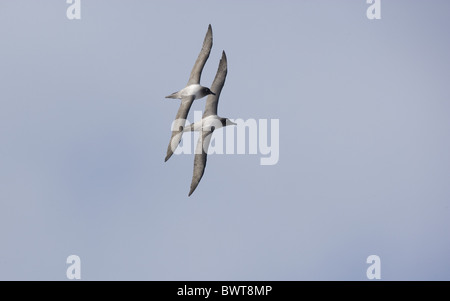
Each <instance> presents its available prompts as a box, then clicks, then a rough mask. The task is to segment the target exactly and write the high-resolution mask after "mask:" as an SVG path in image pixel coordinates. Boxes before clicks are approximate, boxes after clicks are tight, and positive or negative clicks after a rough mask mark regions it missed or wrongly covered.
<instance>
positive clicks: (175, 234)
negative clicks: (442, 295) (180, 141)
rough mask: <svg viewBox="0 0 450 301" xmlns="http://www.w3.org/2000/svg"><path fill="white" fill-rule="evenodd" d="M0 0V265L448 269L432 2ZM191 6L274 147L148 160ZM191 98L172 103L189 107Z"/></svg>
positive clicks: (190, 39)
mask: <svg viewBox="0 0 450 301" xmlns="http://www.w3.org/2000/svg"><path fill="white" fill-rule="evenodd" d="M68 6H69V5H68V4H66V3H65V1H49V0H46V1H30V0H19V1H12V0H6V1H1V2H0V40H1V47H0V83H1V84H0V240H1V245H0V279H1V280H65V279H66V269H67V267H68V265H67V264H66V258H67V257H68V256H69V255H72V254H75V255H78V256H80V258H81V266H82V268H81V269H82V272H81V277H82V279H83V280H365V279H367V278H366V269H367V268H368V264H367V263H366V258H367V257H368V256H369V255H372V254H375V255H378V256H380V258H381V269H382V272H381V277H382V279H383V280H450V255H449V254H450V236H449V235H448V229H450V208H449V205H450V185H449V182H450V181H449V180H450V158H449V155H448V154H449V153H450V123H449V120H450V118H449V117H450V93H449V90H448V83H449V80H450V68H449V67H450V55H449V53H450V43H449V39H448V36H449V34H448V31H449V30H448V28H450V21H449V20H450V19H449V18H448V14H449V11H450V3H449V2H448V1H443V0H442V1H438V0H434V1H406V0H398V1H382V4H381V17H382V18H381V20H368V19H367V17H366V9H367V7H368V4H366V1H364V0H361V1H331V0H327V1H325V0H322V1H181V0H179V1H105V0H97V1H81V19H80V20H68V19H67V17H66V9H67V7H68ZM208 24H211V25H212V28H213V35H214V44H213V49H212V51H211V55H210V58H209V60H208V62H207V63H206V66H205V69H204V72H203V75H202V83H204V84H205V85H210V83H211V82H212V80H213V78H214V75H215V72H216V70H217V65H218V63H219V59H220V56H221V53H222V50H225V51H226V53H227V57H228V76H227V80H226V83H225V87H224V89H223V91H222V94H221V98H220V103H219V113H220V115H222V116H224V117H229V118H233V119H234V118H242V119H244V120H247V119H250V118H251V119H256V120H259V119H278V120H279V124H280V137H279V139H280V146H279V149H280V156H279V162H278V164H276V165H273V166H261V165H260V157H261V155H260V154H257V155H249V154H247V155H211V156H209V157H208V165H207V167H206V172H205V175H204V177H203V179H202V181H201V183H200V185H199V186H198V188H197V190H196V191H195V193H194V194H193V195H192V196H191V197H190V198H188V197H187V193H188V192H189V185H190V181H191V176H192V168H193V155H178V156H173V157H172V158H171V159H170V160H169V161H168V162H166V163H165V162H164V157H165V151H166V147H167V143H168V141H169V137H170V123H171V122H172V120H173V117H174V116H175V113H176V110H177V109H178V105H179V101H178V100H167V99H164V96H166V95H168V94H170V93H172V92H174V91H176V90H178V89H180V88H182V87H183V86H184V85H185V84H186V82H187V80H188V77H189V72H190V70H191V68H192V65H193V64H194V61H195V59H196V57H197V54H198V52H199V50H200V48H201V43H202V41H203V38H204V35H205V32H206V29H207V26H208ZM204 102H205V99H201V100H197V101H196V102H195V103H194V105H193V107H192V109H191V113H190V115H189V118H190V119H191V121H192V116H193V113H194V111H195V110H203V107H204Z"/></svg>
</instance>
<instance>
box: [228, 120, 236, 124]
mask: <svg viewBox="0 0 450 301" xmlns="http://www.w3.org/2000/svg"><path fill="white" fill-rule="evenodd" d="M228 125H237V123H234V122H233V121H230V120H228Z"/></svg>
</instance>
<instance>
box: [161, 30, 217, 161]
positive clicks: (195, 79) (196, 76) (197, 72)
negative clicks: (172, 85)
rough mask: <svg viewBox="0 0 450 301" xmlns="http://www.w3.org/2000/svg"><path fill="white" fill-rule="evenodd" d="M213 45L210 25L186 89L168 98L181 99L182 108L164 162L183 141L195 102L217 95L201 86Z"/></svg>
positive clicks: (175, 122)
mask: <svg viewBox="0 0 450 301" xmlns="http://www.w3.org/2000/svg"><path fill="white" fill-rule="evenodd" d="M212 44H213V37H212V28H211V24H209V26H208V31H207V32H206V35H205V39H204V40H203V46H202V50H201V51H200V53H199V55H198V57H197V60H196V61H195V64H194V67H193V68H192V71H191V75H190V76H189V81H188V82H187V85H186V87H184V88H183V89H182V90H180V91H178V92H174V93H172V94H170V95H168V96H166V98H175V99H181V104H180V108H179V109H178V112H177V115H176V116H175V121H174V124H173V128H172V136H171V137H170V142H169V146H168V147H167V155H166V158H165V159H164V161H167V160H169V158H170V157H171V156H172V155H173V152H174V151H175V149H176V148H177V146H178V144H179V143H180V141H181V136H182V134H183V129H184V125H185V124H186V118H187V115H188V113H189V109H190V108H191V106H192V103H193V102H194V100H195V99H200V98H202V97H204V96H206V95H210V94H211V95H215V93H214V92H212V91H211V90H210V89H209V88H207V87H203V86H201V85H200V77H201V76H202V70H203V67H204V66H205V63H206V60H208V57H209V53H210V52H211V48H212Z"/></svg>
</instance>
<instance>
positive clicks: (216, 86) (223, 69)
mask: <svg viewBox="0 0 450 301" xmlns="http://www.w3.org/2000/svg"><path fill="white" fill-rule="evenodd" d="M227 72H228V69H227V56H226V54H225V51H222V58H221V59H220V62H219V67H218V68H217V73H216V77H215V78H214V81H213V83H212V85H211V91H214V93H216V95H213V94H209V95H208V98H207V99H206V104H205V112H203V118H205V117H208V116H210V115H217V105H218V103H219V96H220V92H221V91H222V88H223V85H224V84H225V78H226V77H227Z"/></svg>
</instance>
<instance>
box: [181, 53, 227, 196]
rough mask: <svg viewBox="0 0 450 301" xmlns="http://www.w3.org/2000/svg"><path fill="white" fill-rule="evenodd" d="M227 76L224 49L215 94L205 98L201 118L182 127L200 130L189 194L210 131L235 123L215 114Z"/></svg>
mask: <svg viewBox="0 0 450 301" xmlns="http://www.w3.org/2000/svg"><path fill="white" fill-rule="evenodd" d="M226 76H227V56H226V55H225V51H223V52H222V58H221V59H220V62H219V68H218V69H217V73H216V77H215V78H214V81H213V83H212V85H211V89H213V90H214V91H216V94H215V95H214V94H211V95H209V96H208V98H207V99H206V104H205V111H204V112H203V116H202V120H200V121H198V122H196V123H194V124H191V125H190V126H188V127H186V128H185V129H184V132H189V131H200V136H199V138H198V142H197V146H196V149H195V158H194V173H193V175H192V182H191V190H190V191H189V196H190V195H191V194H192V193H193V192H194V190H195V189H196V188H197V186H198V183H199V182H200V180H201V179H202V177H203V173H204V172H205V167H206V157H207V155H208V148H209V142H210V141H211V137H212V133H213V132H214V130H216V129H218V128H221V127H225V126H228V125H236V123H234V122H231V121H230V120H229V119H228V118H222V117H219V116H217V105H218V103H219V96H220V92H221V91H222V88H223V85H224V84H225V78H226Z"/></svg>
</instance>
